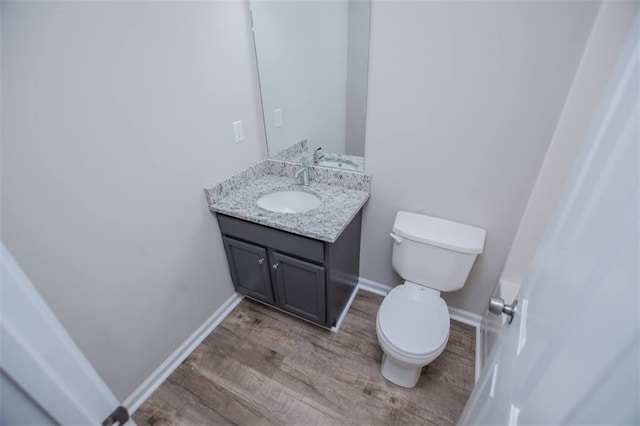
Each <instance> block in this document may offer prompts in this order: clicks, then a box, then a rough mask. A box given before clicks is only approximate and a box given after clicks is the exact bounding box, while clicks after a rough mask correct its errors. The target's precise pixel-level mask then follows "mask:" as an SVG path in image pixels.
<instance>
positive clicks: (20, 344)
mask: <svg viewBox="0 0 640 426" xmlns="http://www.w3.org/2000/svg"><path fill="white" fill-rule="evenodd" d="M1 249H2V252H1V256H0V265H1V271H0V272H1V281H0V285H1V292H0V293H1V295H2V299H1V305H0V306H1V310H0V312H1V314H2V315H1V317H0V341H1V342H2V345H1V346H0V368H1V374H0V380H2V390H3V392H4V393H3V395H2V396H3V398H2V407H1V408H2V413H0V419H1V420H2V422H3V423H4V422H8V423H14V422H17V423H19V424H25V423H28V422H36V423H38V424H40V423H41V424H49V423H51V424H53V423H57V424H102V423H103V422H104V421H105V419H107V417H108V416H109V415H110V414H111V413H112V412H113V411H114V409H116V407H118V406H119V405H120V404H119V402H118V400H117V399H116V397H115V396H114V395H113V393H112V392H111V391H110V390H109V388H108V387H107V385H106V384H105V383H104V382H103V381H102V379H101V378H100V376H99V375H98V373H96V371H95V370H94V369H93V367H92V366H91V364H90V363H89V361H88V360H87V359H86V358H85V357H84V355H83V354H82V352H81V351H80V349H79V348H78V347H77V346H76V345H75V343H74V342H73V340H72V339H71V337H70V336H69V335H68V334H67V332H66V331H65V329H64V327H63V326H62V324H61V323H60V322H59V321H58V319H57V318H56V317H55V315H54V314H53V312H52V311H51V309H50V308H49V307H48V306H47V304H46V302H45V301H44V299H42V297H41V296H40V294H39V293H38V291H37V290H36V289H35V287H33V285H32V284H31V282H30V281H29V279H28V278H27V276H26V275H25V274H24V272H23V271H22V270H21V269H20V267H19V266H18V264H17V263H16V261H15V260H14V259H13V257H12V256H11V254H10V253H9V251H8V250H7V249H6V248H5V246H4V244H2V247H1ZM114 350H117V348H114ZM7 398H10V399H7ZM118 413H119V414H120V415H122V416H123V417H121V418H122V422H123V423H124V422H126V419H128V414H126V410H124V409H123V408H121V409H120V410H119V411H118ZM129 424H135V423H133V421H130V423H129Z"/></svg>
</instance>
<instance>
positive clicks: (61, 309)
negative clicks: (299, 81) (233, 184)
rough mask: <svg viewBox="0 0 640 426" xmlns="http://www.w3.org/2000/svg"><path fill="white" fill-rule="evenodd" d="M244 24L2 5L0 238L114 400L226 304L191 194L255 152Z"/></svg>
mask: <svg viewBox="0 0 640 426" xmlns="http://www.w3.org/2000/svg"><path fill="white" fill-rule="evenodd" d="M248 20H249V16H248V13H247V9H246V5H245V4H242V3H241V2H237V3H236V2H187V3H178V2H172V3H169V2H135V3H134V2H127V3H121V2H114V3H110V2H100V3H94V2H66V3H52V2H42V3H40V2H20V3H13V2H3V3H2V34H1V35H2V80H1V83H2V105H1V106H2V117H1V118H2V147H1V148H2V163H1V168H2V172H1V173H2V175H1V179H2V187H1V205H2V207H1V218H2V222H1V227H2V241H3V242H4V243H5V245H6V246H7V247H8V248H9V250H10V251H11V252H12V253H13V254H14V256H15V257H16V259H17V260H18V262H19V263H20V264H21V266H22V267H23V268H24V270H25V271H26V273H27V274H28V276H29V278H30V279H31V280H32V281H33V282H34V284H35V285H36V286H37V288H38V290H39V291H40V292H41V293H42V295H43V297H44V298H45V299H46V301H47V302H48V303H49V304H50V306H51V307H52V309H53V311H54V312H55V313H56V315H57V316H58V317H59V318H60V320H61V321H62V323H63V324H64V326H65V327H66V328H67V329H68V331H69V333H70V334H71V336H72V337H73V338H74V340H75V341H76V342H77V343H78V345H79V346H80V348H81V349H82V351H83V352H84V354H85V355H86V356H87V358H88V359H89V360H90V361H91V363H92V364H93V366H94V367H95V368H96V370H97V371H98V372H99V373H100V375H101V376H102V377H103V378H104V380H105V381H106V382H107V384H108V385H109V386H110V388H111V389H112V390H113V392H114V393H115V394H116V396H117V397H118V398H119V399H120V400H123V399H125V398H126V397H128V396H129V394H130V393H131V392H132V391H133V390H134V389H135V388H136V387H137V386H138V385H140V384H141V383H142V381H143V380H144V379H146V378H147V377H148V376H149V374H151V373H152V372H153V371H154V370H155V369H156V368H157V367H158V366H159V365H160V364H161V363H162V362H163V361H164V360H165V359H166V358H167V357H168V356H169V355H170V354H171V353H172V352H173V351H174V350H175V349H176V348H177V347H178V346H179V345H180V344H181V343H182V342H183V341H184V340H185V339H186V338H187V337H188V336H189V335H190V334H191V333H193V332H194V331H195V329H196V328H197V327H198V326H200V325H201V324H202V323H203V322H204V321H205V320H206V319H207V318H208V317H209V316H210V315H211V314H212V313H213V312H214V311H215V310H216V308H217V307H218V306H220V305H221V303H222V302H224V301H225V300H226V299H227V298H228V297H229V296H230V295H231V294H232V292H233V288H232V284H231V280H230V277H229V272H228V268H227V264H226V258H225V255H224V250H223V247H222V242H221V238H220V234H219V231H218V227H217V224H216V221H215V219H214V217H213V216H212V215H211V214H210V213H209V211H208V210H207V207H206V203H205V198H204V194H203V190H202V188H203V187H204V186H205V185H207V184H210V183H212V182H215V181H218V180H221V179H223V178H226V177H227V176H228V175H230V174H231V173H233V172H236V171H239V170H240V169H242V168H244V167H246V166H248V165H250V164H252V163H254V162H256V161H258V160H259V159H260V158H263V157H264V156H265V155H266V153H265V149H264V146H265V145H264V140H263V133H262V130H261V129H260V128H259V125H260V120H259V111H260V110H259V108H260V107H259V102H258V92H257V90H258V89H257V76H256V75H255V59H254V57H253V53H252V51H251V49H250V46H251V44H250V32H249V30H248V28H249V22H248ZM235 120H243V123H244V125H245V136H246V141H245V142H244V143H242V144H235V143H233V136H232V127H231V122H232V121H235Z"/></svg>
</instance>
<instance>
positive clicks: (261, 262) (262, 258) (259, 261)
mask: <svg viewBox="0 0 640 426" xmlns="http://www.w3.org/2000/svg"><path fill="white" fill-rule="evenodd" d="M263 263H264V257H261V258H260V259H258V265H262V264H263Z"/></svg>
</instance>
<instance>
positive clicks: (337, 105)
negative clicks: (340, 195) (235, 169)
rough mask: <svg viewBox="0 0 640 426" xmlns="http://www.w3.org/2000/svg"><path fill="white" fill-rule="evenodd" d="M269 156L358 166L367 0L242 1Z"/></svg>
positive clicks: (362, 127)
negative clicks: (246, 12)
mask: <svg viewBox="0 0 640 426" xmlns="http://www.w3.org/2000/svg"><path fill="white" fill-rule="evenodd" d="M250 7H251V14H252V19H253V34H254V40H255V47H256V57H257V62H258V74H259V79H260V92H261V95H262V112H263V114H264V123H265V127H266V137H267V147H268V151H269V156H270V157H271V158H275V159H280V160H285V161H296V162H300V161H301V159H302V157H307V158H308V159H309V162H310V163H313V164H317V165H321V166H327V167H339V168H343V169H347V170H355V171H363V170H364V141H365V118H366V105H367V69H368V63H369V16H370V2H369V1H368V0H350V1H349V0H336V1H329V0H316V1H295V0H292V1H281V0H280V1H278V0H250Z"/></svg>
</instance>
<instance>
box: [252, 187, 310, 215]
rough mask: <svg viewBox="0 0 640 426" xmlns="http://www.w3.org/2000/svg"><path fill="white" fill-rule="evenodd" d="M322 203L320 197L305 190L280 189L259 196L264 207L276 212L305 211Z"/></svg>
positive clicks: (259, 202) (261, 205) (260, 204)
mask: <svg viewBox="0 0 640 426" xmlns="http://www.w3.org/2000/svg"><path fill="white" fill-rule="evenodd" d="M321 203H322V200H320V197H318V196H317V195H315V194H312V193H310V192H305V191H278V192H272V193H270V194H266V195H263V196H262V197H260V198H258V201H257V204H258V205H259V206H260V207H262V208H263V209H266V210H270V211H272V212H276V213H304V212H306V211H309V210H312V209H315V208H316V207H318V206H319V205H320V204H321Z"/></svg>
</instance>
